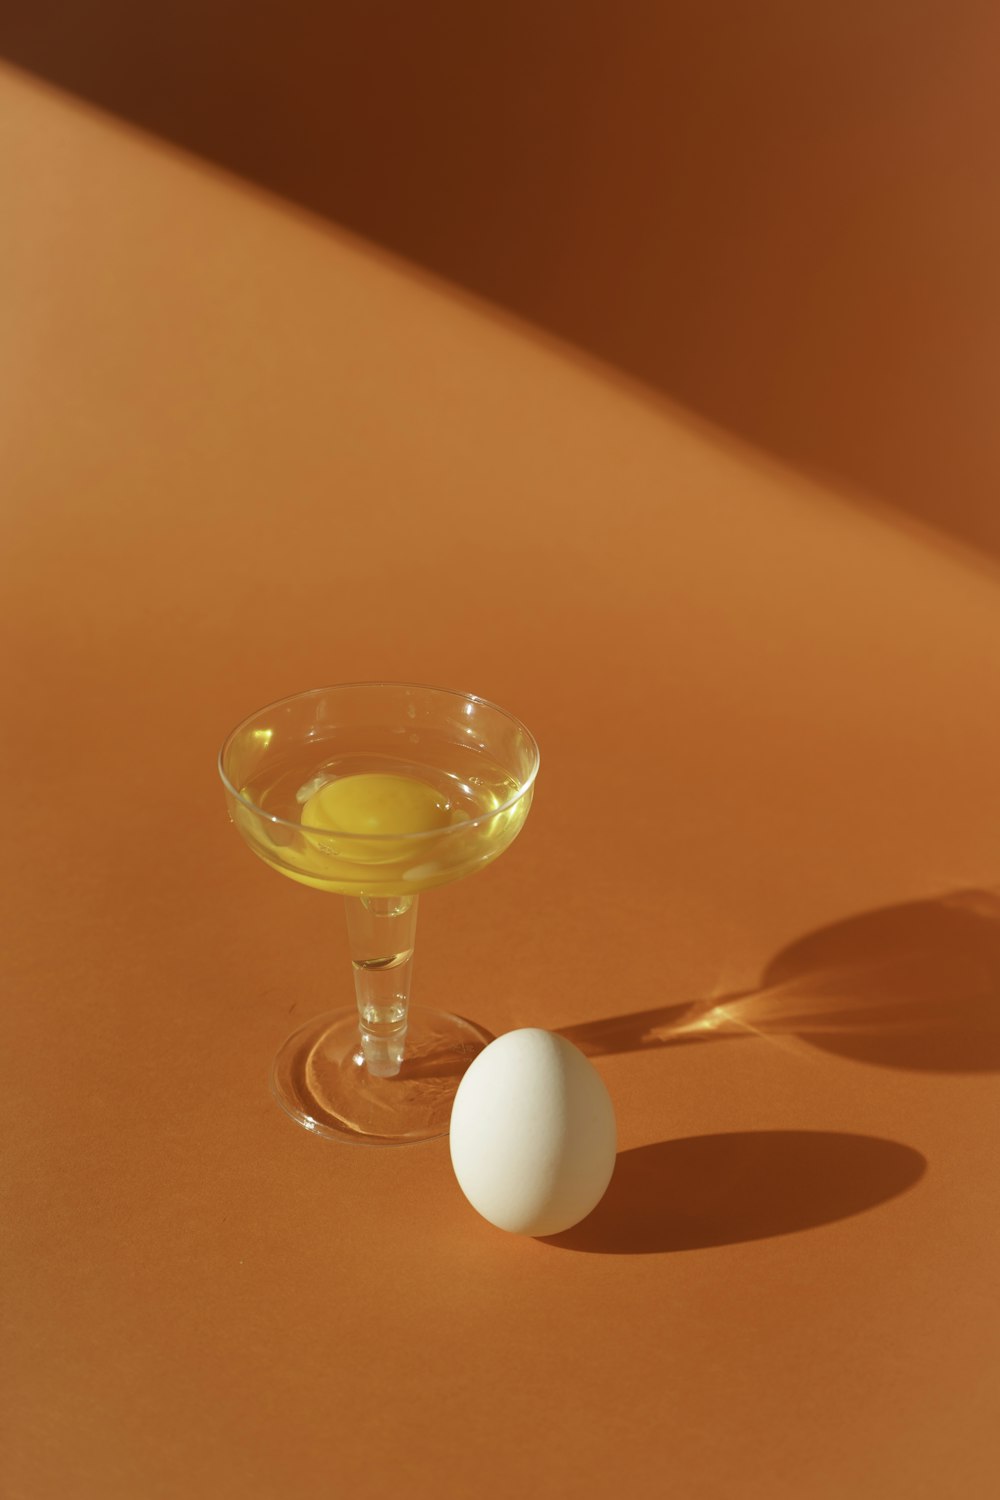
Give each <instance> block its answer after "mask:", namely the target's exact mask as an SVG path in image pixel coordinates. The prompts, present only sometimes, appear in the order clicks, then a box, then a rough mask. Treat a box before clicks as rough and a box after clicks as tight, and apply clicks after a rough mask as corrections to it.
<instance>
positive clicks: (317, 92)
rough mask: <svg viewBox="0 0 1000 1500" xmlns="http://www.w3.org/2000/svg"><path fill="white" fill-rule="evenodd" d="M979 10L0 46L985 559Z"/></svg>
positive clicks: (175, 23) (388, 8) (102, 28)
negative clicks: (965, 543)
mask: <svg viewBox="0 0 1000 1500" xmlns="http://www.w3.org/2000/svg"><path fill="white" fill-rule="evenodd" d="M998 49H1000V8H998V7H996V6H995V5H994V4H993V3H992V0H907V3H903V0H872V3H871V4H869V5H866V6H863V7H857V6H835V5H824V6H815V5H803V4H801V3H800V0H759V3H757V4H755V5H746V4H743V3H740V0H665V3H640V4H638V5H633V6H630V7H625V8H622V7H621V6H618V5H614V4H612V3H611V0H555V3H551V4H548V5H541V6H540V5H537V4H534V3H530V4H529V3H527V0H511V3H509V4H507V5H505V6H501V7H496V6H488V7H487V6H476V5H472V6H470V5H468V4H467V3H465V0H424V3H423V4H420V5H414V4H412V3H410V0H334V3H330V0H281V4H278V3H277V0H239V3H237V0H164V3H162V4H158V5H156V6H151V7H150V6H143V5H136V4H134V3H133V0H91V3H90V4H87V5H74V4H72V3H71V0H20V3H17V0H15V3H11V4H8V5H6V6H5V7H3V10H2V13H0V54H2V55H3V56H5V57H6V58H7V59H9V60H10V61H12V62H14V63H16V64H18V65H20V66H21V67H23V68H26V69H28V70H31V71H33V72H35V73H37V74H39V75H41V76H43V77H44V78H46V79H48V80H50V81H52V82H54V83H56V84H58V85H60V86H62V87H63V88H66V89H69V90H72V91H75V92H76V93H78V94H79V95H82V96H83V97H84V98H86V99H88V100H90V101H92V102H94V103H96V104H98V105H100V106H102V107H103V108H105V109H107V110H111V111H115V112H117V113H118V114H120V115H122V116H124V117H126V118H127V119H129V120H130V121H132V122H134V123H136V124H138V125H139V126H141V127H143V128H145V129H147V130H150V131H153V132H156V133H157V134H159V135H161V136H163V137H165V138H167V139H168V140H170V141H172V142H174V143H176V144H179V145H180V146H182V147H185V148H187V149H188V150H190V151H193V152H196V153H199V154H200V155H202V156H203V157H206V158H208V159H209V160H211V161H213V162H215V163H218V164H221V165H222V166H224V167H226V168H228V169H230V170H232V171H235V172H237V173H240V174H242V175H244V176H245V177H247V178H250V179H252V180H254V181H255V182H257V183H259V184H261V185H263V186H264V187H265V188H267V189H269V190H272V191H274V192H277V193H280V194H283V195H285V196H286V197H287V198H289V199H292V200H294V201H296V202H297V203H300V204H302V205H304V206H305V207H307V208H309V209H310V210H313V211H315V212H317V213H319V214H322V215H325V216H326V217H327V218H329V219H331V220H333V221H335V222H336V223H337V224H339V225H343V226H345V227H347V228H349V229H351V230H353V231H355V232H357V233H359V234H361V235H364V236H367V237H368V238H370V239H372V240H374V241H377V242H378V243H380V244H381V245H383V246H385V247H387V248H388V249H389V250H391V251H393V252H395V253H397V254H400V255H403V256H406V257H408V258H410V259H411V260H413V261H415V262H417V263H419V264H421V265H422V266H425V267H427V268H429V269H430V270H432V271H433V272H435V273H437V274H438V275H441V276H444V277H447V278H449V279H450V280H452V281H453V282H455V283H458V284H460V285H461V286H463V287H465V288H468V289H470V290H471V291H473V292H474V293H477V294H479V295H480V296H483V297H486V298H489V299H491V300H492V301H494V302H496V303H498V304H501V305H502V306H504V307H506V308H508V309H511V310H513V311H514V312H515V313H516V314H518V315H520V316H522V317H524V318H527V319H530V320H532V321H533V322H535V323H536V324H538V325H540V326H541V327H542V328H544V329H547V330H549V331H551V332H553V333H555V334H557V335H559V336H560V337H562V338H565V339H568V340H570V341H572V342H573V343H575V344H576V345H578V346H580V347H581V348H583V349H585V350H587V351H589V352H591V353H593V354H595V355H597V356H598V357H600V358H601V359H603V360H606V361H610V362H612V363H613V364H615V365H617V366H618V367H620V368H621V369H622V370H624V371H626V372H628V373H629V374H630V375H631V376H634V377H638V378H639V379H640V380H642V381H644V382H646V383H648V384H649V385H651V386H653V387H655V388H657V389H658V390H659V391H661V392H664V393H666V394H667V395H668V396H669V397H670V398H671V399H672V400H674V401H676V402H679V403H682V404H683V405H685V406H686V407H688V408H689V409H691V410H693V411H695V412H697V413H700V414H701V415H702V416H704V417H706V418H708V419H709V420H711V421H712V422H713V423H716V424H718V425H720V426H722V427H724V428H727V429H729V430H731V431H732V432H734V433H737V434H738V435H740V436H741V437H743V438H745V439H748V440H750V441H751V442H753V443H755V444H757V445H758V446H760V447H761V448H764V449H768V450H770V451H771V452H772V453H774V454H775V455H776V456H778V457H779V458H780V459H782V460H784V461H787V462H790V463H792V464H795V465H797V466H799V467H800V468H805V469H807V470H810V471H813V472H816V473H819V474H821V475H823V476H828V477H830V478H832V479H833V480H834V481H838V482H841V483H846V484H847V485H848V486H849V487H856V488H857V489H858V490H859V491H860V492H861V493H862V494H867V495H869V496H872V497H874V498H877V499H879V500H882V501H888V502H891V503H892V504H894V505H896V506H897V507H902V508H903V509H904V510H906V511H908V512H909V513H911V514H912V515H914V516H916V517H919V518H921V519H922V520H924V521H929V522H932V523H934V524H936V525H937V526H939V527H942V528H944V529H946V530H949V531H951V532H952V533H954V534H956V535H958V536H960V537H962V538H964V539H966V540H971V541H973V542H975V543H977V544H978V545H979V546H980V547H981V548H983V549H984V550H987V551H991V552H993V553H994V554H996V553H1000V507H997V505H996V495H997V494H998V493H1000V423H997V422H996V420H995V409H994V405H995V397H994V392H995V390H996V388H997V376H998V374H1000V369H998V366H1000V194H998V193H997V192H996V182H997V174H998V168H1000V88H997V86H996V66H995V58H996V56H997V53H998Z"/></svg>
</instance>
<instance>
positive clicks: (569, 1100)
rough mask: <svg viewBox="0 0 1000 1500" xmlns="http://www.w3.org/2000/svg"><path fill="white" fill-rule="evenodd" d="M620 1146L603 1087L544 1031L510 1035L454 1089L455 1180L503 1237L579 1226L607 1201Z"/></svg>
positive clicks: (580, 1059) (576, 1054) (578, 1055)
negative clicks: (604, 1197)
mask: <svg viewBox="0 0 1000 1500" xmlns="http://www.w3.org/2000/svg"><path fill="white" fill-rule="evenodd" d="M616 1146H617V1132H616V1129H615V1112H614V1108H613V1106H612V1103H611V1099H610V1097H609V1096H608V1091H607V1089H606V1088H605V1086H604V1082H603V1079H602V1078H601V1076H600V1074H599V1073H598V1072H597V1070H596V1069H595V1068H594V1067H592V1066H591V1064H590V1063H589V1062H588V1061H587V1059H586V1058H585V1057H584V1055H583V1053H582V1052H580V1051H579V1050H578V1048H576V1047H574V1046H573V1045H572V1043H571V1042H567V1041H566V1040H565V1038H564V1037H561V1036H554V1035H553V1034H552V1032H550V1031H540V1030H537V1029H536V1028H534V1027H526V1028H525V1029H523V1030H520V1031H508V1032H507V1033H506V1034H505V1035H504V1036H501V1037H498V1038H497V1040H496V1041H495V1042H491V1043H490V1045H489V1046H488V1047H487V1048H485V1050H484V1051H482V1052H480V1054H479V1056H478V1057H477V1058H476V1059H475V1061H474V1062H473V1063H472V1065H471V1066H470V1068H469V1069H468V1071H467V1072H466V1074H465V1076H464V1077H463V1079H462V1081H461V1083H460V1084H459V1086H458V1092H457V1093H456V1095H455V1103H454V1105H453V1107H452V1113H451V1161H452V1165H453V1167H454V1168H455V1176H456V1177H457V1178H458V1183H459V1186H460V1187H461V1189H462V1192H463V1193H464V1194H465V1196H466V1197H467V1198H468V1200H469V1202H470V1203H471V1204H472V1206H473V1208H475V1209H477V1210H478V1212H479V1213H481V1214H482V1216H483V1218H484V1219H488V1220H489V1221H490V1223H491V1224H495V1225H496V1226H497V1227H498V1228H499V1229H508V1230H510V1231H511V1232H512V1233H514V1234H533V1235H543V1234H558V1233H559V1232H560V1231H561V1230H563V1229H569V1228H570V1226H571V1225H573V1224H578V1223H579V1222H580V1220H581V1219H584V1218H586V1216H587V1214H589V1213H590V1211H591V1209H593V1208H596V1206H597V1204H598V1203H599V1202H600V1200H601V1199H602V1198H603V1196H604V1192H605V1189H606V1188H607V1185H608V1183H609V1182H610V1181H611V1174H612V1172H613V1171H614V1166H615V1150H616Z"/></svg>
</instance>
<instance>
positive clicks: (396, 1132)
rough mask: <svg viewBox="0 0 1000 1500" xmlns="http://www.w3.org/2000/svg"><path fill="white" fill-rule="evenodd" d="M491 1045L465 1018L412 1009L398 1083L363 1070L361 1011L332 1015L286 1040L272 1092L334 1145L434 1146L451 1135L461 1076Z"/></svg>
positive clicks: (487, 1035) (276, 1063)
mask: <svg viewBox="0 0 1000 1500" xmlns="http://www.w3.org/2000/svg"><path fill="white" fill-rule="evenodd" d="M492 1040H493V1037H492V1036H491V1035H490V1033H489V1032H488V1031H484V1030H483V1028H482V1027H481V1026H476V1025H474V1024H473V1023H472V1022H471V1021H465V1020H463V1019H462V1017H461V1016H452V1015H448V1014H447V1012H445V1011H436V1010H423V1009H421V1007H420V1006H412V1007H411V1009H410V1012H409V1023H408V1026H407V1031H406V1049H405V1055H404V1058H403V1064H402V1067H401V1068H400V1070H399V1072H398V1073H397V1074H396V1075H395V1076H394V1077H391V1078H377V1077H373V1076H372V1074H371V1073H370V1072H369V1071H368V1069H367V1068H366V1067H365V1061H364V1056H363V1054H362V1051H361V1037H360V1033H359V1031H358V1012H357V1008H356V1007H355V1008H354V1009H352V1010H335V1011H328V1012H327V1013H326V1014H325V1015H321V1016H314V1017H313V1019H312V1020H311V1021H307V1022H306V1024H305V1025H304V1026H301V1027H300V1028H299V1030H298V1031H295V1032H293V1033H292V1035H291V1036H290V1037H289V1038H288V1040H287V1041H286V1042H285V1044H284V1045H283V1047H282V1048H281V1051H280V1052H279V1053H278V1055H277V1057H276V1058H275V1060H274V1066H273V1068H272V1069H271V1092H272V1094H273V1095H274V1097H275V1098H276V1099H277V1101H278V1103H279V1104H280V1105H281V1107H282V1109H283V1110H284V1111H285V1112H286V1114H289V1115H291V1117H292V1119H293V1120H297V1121H298V1123H299V1124H300V1125H304V1126H305V1128H306V1129H307V1130H311V1131H313V1133H314V1134H315V1135H323V1136H327V1137H328V1138H329V1139H330V1140H336V1141H349V1142H353V1144H354V1145H357V1146H404V1145H409V1144H411V1143H412V1142H414V1141H428V1140H432V1139H433V1138H434V1137H435V1136H440V1135H447V1134H448V1122H449V1120H450V1118H451V1105H452V1100H453V1099H454V1097H455V1090H456V1089H457V1088H458V1085H459V1081H460V1079H461V1077H462V1074H463V1073H464V1072H465V1070H466V1068H467V1067H468V1066H469V1064H470V1063H471V1061H472V1059H473V1058H474V1057H475V1056H476V1055H477V1054H478V1053H480V1052H481V1051H482V1050H483V1048H484V1047H485V1046H487V1045H488V1043H490V1042H491V1041H492Z"/></svg>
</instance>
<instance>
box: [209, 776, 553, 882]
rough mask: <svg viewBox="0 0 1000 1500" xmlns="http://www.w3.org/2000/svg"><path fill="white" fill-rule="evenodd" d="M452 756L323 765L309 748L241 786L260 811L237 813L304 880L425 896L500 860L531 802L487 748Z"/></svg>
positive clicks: (260, 844)
mask: <svg viewBox="0 0 1000 1500" xmlns="http://www.w3.org/2000/svg"><path fill="white" fill-rule="evenodd" d="M312 754H313V756H314V757H315V754H316V751H315V750H314V751H313V752H312ZM449 759H450V760H451V761H452V769H450V770H449V771H447V772H445V771H441V770H439V769H436V768H435V767H433V766H432V765H427V764H420V765H414V764H412V763H408V762H405V761H402V760H396V759H395V758H394V757H389V756H385V755H379V756H361V755H341V756H335V757H332V758H330V759H328V760H326V761H324V762H323V763H322V764H321V765H320V766H318V767H317V765H316V761H315V759H312V761H311V763H309V764H306V763H305V761H304V757H303V756H302V755H301V754H300V755H298V756H296V757H294V758H293V759H292V760H291V761H290V762H283V763H282V765H281V767H280V769H279V770H278V771H275V770H274V769H273V768H272V769H269V770H267V771H266V773H265V774H263V775H261V776H256V777H254V778H252V779H251V781H250V782H249V783H248V784H247V785H246V786H244V787H243V788H242V789H241V792H242V796H243V797H244V798H245V799H246V800H247V802H250V803H253V804H254V806H255V807H256V808H258V809H260V812H253V811H252V810H251V809H250V808H247V807H245V806H244V805H243V804H242V803H241V802H238V801H234V802H233V804H232V814H233V817H234V819H235V820H236V821H237V822H238V823H239V825H240V828H241V831H242V832H243V834H244V837H245V838H246V839H247V842H248V843H249V844H250V845H251V847H252V848H253V849H254V851H255V853H257V854H259V855H260V857H261V858H262V859H264V860H266V862H267V863H268V864H269V865H271V866H272V868H274V869H276V870H278V871H280V873H281V874H283V875H287V876H288V877H289V878H290V879H292V880H297V881H300V882H301V883H302V884H303V885H311V886H314V887H317V888H318V889H320V890H327V891H338V892H341V893H342V894H344V895H355V896H356V895H366V896H390V895H391V896H401V895H407V894H416V893H417V892H418V891H421V890H427V889H429V888H430V887H431V886H435V885H443V884H444V883H445V882H446V881H450V880H457V879H459V878H461V877H462V876H464V875H466V874H470V873H471V872H472V871H473V870H476V869H478V868H480V867H481V866H482V865H485V864H488V863H489V862H490V861H491V860H493V859H495V858H496V856H497V855H498V854H500V853H501V852H502V851H503V850H504V849H505V848H506V847H507V845H508V844H509V843H511V842H512V840H513V839H514V838H515V837H516V835H517V833H518V832H519V831H520V828H521V825H522V824H523V822H524V819H525V817H526V816H527V812H528V807H529V804H530V801H531V794H530V792H528V793H527V794H525V795H523V796H521V797H518V796H517V791H518V787H517V783H516V781H515V780H514V778H513V777H512V776H511V775H510V774H509V773H508V772H506V771H504V770H503V769H502V768H501V767H499V766H498V765H496V764H495V762H493V761H491V760H489V759H488V758H487V757H486V756H485V755H484V754H483V753H482V752H476V753H475V754H471V753H469V752H464V751H463V750H462V748H461V747H459V748H458V749H456V750H455V751H454V752H453V753H452V754H451V755H450V756H449ZM508 804H510V805H508ZM262 813H263V814H264V816H261V814H262Z"/></svg>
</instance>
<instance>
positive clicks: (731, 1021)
mask: <svg viewBox="0 0 1000 1500" xmlns="http://www.w3.org/2000/svg"><path fill="white" fill-rule="evenodd" d="M560 1031H561V1035H562V1036H564V1037H566V1038H567V1039H568V1040H569V1041H571V1042H573V1043H575V1045H576V1046H578V1047H579V1048H580V1049H581V1050H582V1051H583V1052H585V1053H587V1054H588V1055H589V1056H601V1055H606V1054H608V1053H615V1052H635V1051H642V1050H645V1049H647V1048H655V1047H669V1046H679V1045H683V1044H694V1043H699V1042H713V1041H722V1040H738V1039H740V1038H743V1039H746V1038H748V1037H753V1036H763V1037H768V1036H789V1035H791V1036H796V1037H800V1038H802V1039H803V1040H804V1041H806V1042H809V1043H811V1044H812V1045H813V1046H816V1047H822V1048H824V1049H825V1050H826V1051H828V1052H836V1053H838V1054H839V1055H840V1056H842V1057H848V1058H852V1059H854V1060H855V1061H858V1062H868V1063H877V1064H881V1065H882V1066H884V1067H892V1068H911V1069H915V1070H918V1071H925V1072H950V1073H985V1072H996V1071H998V1070H1000V896H998V895H997V894H995V893H994V892H990V891H961V892H957V893H956V894H954V895H952V896H948V897H945V898H942V899H941V900H937V901H912V902H907V903H906V904H904V905H900V906H890V907H885V908H883V909H882V910H880V911H873V912H865V913H864V914H863V915H861V916H857V917H851V918H849V919H848V920H846V921H843V922H837V923H834V924H833V925H832V926H830V927H824V928H821V929H819V931H817V932H813V933H809V934H808V935H807V936H805V937H803V938H800V939H798V940H797V941H796V942H794V943H792V944H790V945H789V946H788V947H787V948H784V949H782V950H781V952H780V953H778V954H777V955H776V956H775V957H774V958H773V959H772V960H771V961H770V963H769V964H768V965H767V968H766V969H765V971H764V974H763V975H762V977H761V983H760V986H759V987H758V988H756V989H754V990H749V991H746V992H744V993H741V994H737V995H725V996H722V997H721V998H720V999H714V1000H710V1001H704V1002H701V1001H699V1002H695V1003H692V1004H685V1005H666V1006H659V1007H654V1008H653V1009H650V1010H645V1011H636V1012H634V1013H632V1014H631V1015H624V1016H610V1017H608V1018H607V1019H605V1020H599V1021H587V1022H582V1023H580V1024H579V1025H576V1026H565V1027H562V1028H561V1029H560Z"/></svg>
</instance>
